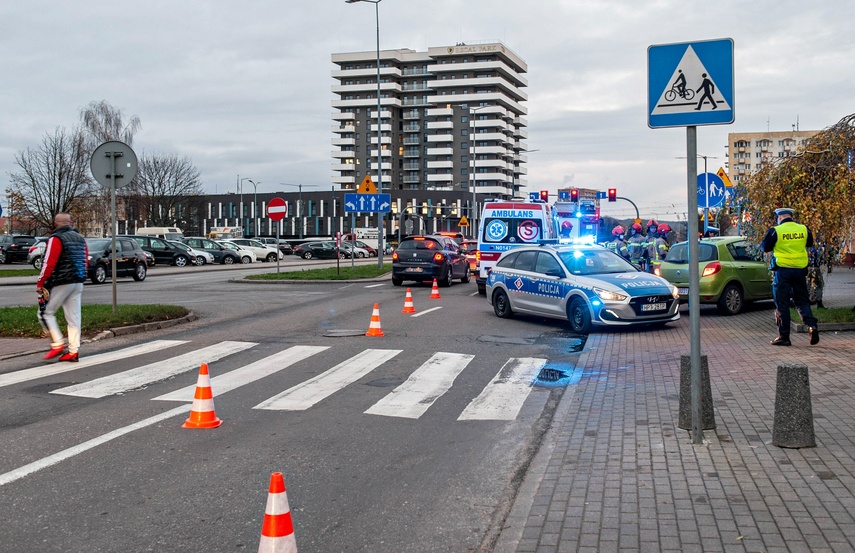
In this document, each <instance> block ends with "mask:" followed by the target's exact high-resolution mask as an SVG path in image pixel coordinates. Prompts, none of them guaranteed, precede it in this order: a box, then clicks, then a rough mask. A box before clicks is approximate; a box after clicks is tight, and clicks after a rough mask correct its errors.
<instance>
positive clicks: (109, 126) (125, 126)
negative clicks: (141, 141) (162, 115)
mask: <svg viewBox="0 0 855 553" xmlns="http://www.w3.org/2000/svg"><path fill="white" fill-rule="evenodd" d="M80 121H81V122H82V123H83V127H84V129H86V131H87V137H86V140H87V146H88V148H89V151H90V152H93V151H95V148H97V147H98V146H99V145H101V144H102V143H104V142H107V141H110V140H118V141H121V142H124V143H125V144H127V145H128V146H133V145H134V134H136V132H137V131H138V130H140V129H141V128H142V123H141V122H140V118H139V117H137V116H136V115H134V116H133V117H131V118H130V119H129V120H128V122H127V123H125V120H124V114H123V113H122V110H120V109H118V108H115V107H113V106H112V105H110V103H109V102H107V101H106V100H101V101H92V102H89V105H88V106H86V107H85V108H83V109H81V110H80Z"/></svg>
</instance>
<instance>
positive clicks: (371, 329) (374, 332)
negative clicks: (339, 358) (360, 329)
mask: <svg viewBox="0 0 855 553" xmlns="http://www.w3.org/2000/svg"><path fill="white" fill-rule="evenodd" d="M365 335H366V336H384V334H383V329H382V328H380V304H379V303H375V304H374V311H372V312H371V324H370V325H368V332H366V333H365Z"/></svg>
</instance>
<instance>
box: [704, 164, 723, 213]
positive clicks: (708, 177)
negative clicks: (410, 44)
mask: <svg viewBox="0 0 855 553" xmlns="http://www.w3.org/2000/svg"><path fill="white" fill-rule="evenodd" d="M724 197H725V193H724V181H723V180H721V177H719V176H718V175H716V174H715V173H702V174H700V175H698V207H703V208H706V209H709V208H711V207H718V206H720V205H721V204H723V203H724Z"/></svg>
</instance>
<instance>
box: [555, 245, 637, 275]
mask: <svg viewBox="0 0 855 553" xmlns="http://www.w3.org/2000/svg"><path fill="white" fill-rule="evenodd" d="M558 257H560V258H561V262H562V263H564V266H565V267H567V270H568V271H570V272H571V273H572V274H574V275H605V274H611V273H627V272H636V271H638V269H636V268H635V267H634V266H633V265H632V264H631V263H629V262H627V261H625V260H624V259H623V258H622V257H620V256H618V255H616V254H614V253H612V252H610V251H608V250H604V249H590V250H588V249H585V250H582V249H572V250H565V251H562V252H559V253H558Z"/></svg>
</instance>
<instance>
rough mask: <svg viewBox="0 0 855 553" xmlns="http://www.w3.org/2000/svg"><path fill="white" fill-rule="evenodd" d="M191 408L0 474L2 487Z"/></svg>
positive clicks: (121, 430)
mask: <svg viewBox="0 0 855 553" xmlns="http://www.w3.org/2000/svg"><path fill="white" fill-rule="evenodd" d="M190 407H191V406H190V405H182V406H180V407H176V408H175V409H170V410H169V411H164V412H163V413H161V414H159V415H155V416H153V417H149V418H147V419H143V420H141V421H139V422H135V423H134V424H131V425H129V426H125V427H123V428H119V429H116V430H113V431H112V432H108V433H106V434H103V435H101V436H98V437H97V438H92V439H91V440H88V441H86V442H83V443H82V444H78V445H75V446H72V447H69V448H68V449H64V450H62V451H60V452H58V453H54V454H53V455H49V456H47V457H44V458H42V459H39V460H38V461H33V462H32V463H29V464H27V465H24V466H23V467H19V468H17V469H15V470H12V471H9V472H7V473H5V474H0V486H3V485H5V484H10V483H12V482H14V481H15V480H19V479H21V478H23V477H25V476H27V475H28V474H32V473H34V472H36V471H39V470H42V469H45V468H47V467H50V466H53V465H55V464H57V463H59V462H60V461H64V460H66V459H69V458H71V457H74V456H75V455H78V454H80V453H83V452H84V451H88V450H90V449H92V448H94V447H97V446H99V445H101V444H104V443H107V442H109V441H110V440H114V439H116V438H118V437H120V436H124V435H125V434H128V433H129V432H133V431H134V430H139V429H140V428H145V427H146V426H151V425H152V424H155V423H158V422H160V421H162V420H166V419H168V418H171V417H174V416H175V415H179V414H181V413H187V412H189V411H190Z"/></svg>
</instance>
